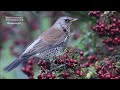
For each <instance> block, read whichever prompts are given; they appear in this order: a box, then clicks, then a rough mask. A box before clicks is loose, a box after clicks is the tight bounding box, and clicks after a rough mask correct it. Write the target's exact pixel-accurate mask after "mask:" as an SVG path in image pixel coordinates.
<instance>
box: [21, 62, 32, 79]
mask: <svg viewBox="0 0 120 90" xmlns="http://www.w3.org/2000/svg"><path fill="white" fill-rule="evenodd" d="M27 63H28V66H26V67H22V68H21V70H22V72H23V73H24V74H26V75H27V76H28V77H29V79H34V77H33V76H34V72H33V62H32V60H29V61H28V62H27Z"/></svg>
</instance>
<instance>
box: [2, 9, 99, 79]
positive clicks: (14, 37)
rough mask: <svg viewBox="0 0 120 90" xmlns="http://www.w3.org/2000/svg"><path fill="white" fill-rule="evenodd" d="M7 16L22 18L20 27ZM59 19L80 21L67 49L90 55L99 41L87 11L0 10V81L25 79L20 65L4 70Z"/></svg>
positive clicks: (93, 21)
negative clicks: (68, 17)
mask: <svg viewBox="0 0 120 90" xmlns="http://www.w3.org/2000/svg"><path fill="white" fill-rule="evenodd" d="M6 16H13V17H14V16H21V17H23V19H24V21H23V22H22V23H21V24H18V25H16V24H7V22H6V19H5V17H6ZM61 16H71V17H76V18H78V19H79V20H78V21H76V22H74V23H73V24H72V26H71V35H70V39H69V44H68V45H69V46H72V47H78V48H80V49H82V50H83V51H84V52H85V54H87V53H88V52H92V51H93V50H94V48H95V46H96V43H97V44H99V43H100V42H99V38H96V37H95V34H94V33H93V32H92V30H91V26H92V25H94V23H95V18H93V17H90V16H88V11H0V78H1V79H19V78H23V79H24V78H27V77H26V76H25V75H24V74H23V73H22V72H21V70H20V67H21V66H19V67H18V68H16V69H15V70H13V71H11V72H5V71H3V68H4V67H5V66H7V65H8V64H9V63H11V62H12V61H13V60H14V59H15V58H17V57H18V56H19V55H20V54H21V52H22V51H23V50H24V49H25V48H26V47H27V45H28V44H29V43H30V42H31V41H33V40H34V39H35V38H36V37H37V36H38V35H40V34H41V33H42V32H43V31H45V30H46V29H48V28H49V27H50V26H52V25H53V23H54V22H55V21H56V20H57V19H58V18H59V17H61Z"/></svg>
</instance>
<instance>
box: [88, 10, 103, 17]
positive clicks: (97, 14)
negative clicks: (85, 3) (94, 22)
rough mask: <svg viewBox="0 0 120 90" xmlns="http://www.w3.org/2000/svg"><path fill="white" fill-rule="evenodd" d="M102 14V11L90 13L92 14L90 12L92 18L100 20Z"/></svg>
mask: <svg viewBox="0 0 120 90" xmlns="http://www.w3.org/2000/svg"><path fill="white" fill-rule="evenodd" d="M100 14H101V12H100V11H90V12H89V15H90V16H94V17H96V18H99V17H100Z"/></svg>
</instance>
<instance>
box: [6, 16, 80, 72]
mask: <svg viewBox="0 0 120 90" xmlns="http://www.w3.org/2000/svg"><path fill="white" fill-rule="evenodd" d="M76 20H78V18H72V17H69V16H62V17H60V18H58V20H56V22H55V23H54V24H53V25H52V26H51V27H50V28H49V29H47V30H46V31H44V32H43V33H42V34H41V35H40V36H38V37H37V38H36V39H35V40H34V41H33V42H32V43H31V44H30V45H28V46H27V48H26V49H25V50H24V51H23V53H22V54H21V55H20V56H19V57H18V58H17V59H16V60H14V61H13V62H12V63H11V64H9V65H8V66H7V67H5V68H4V71H12V70H13V69H15V68H16V67H17V66H18V65H19V64H21V63H23V62H24V61H26V60H28V59H29V58H30V57H34V56H35V57H39V58H41V59H45V60H48V59H50V58H53V57H54V56H57V55H60V53H61V52H63V50H64V49H65V47H66V46H67V42H68V39H69V35H70V26H71V24H72V23H73V22H74V21H76Z"/></svg>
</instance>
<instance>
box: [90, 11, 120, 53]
mask: <svg viewBox="0 0 120 90" xmlns="http://www.w3.org/2000/svg"><path fill="white" fill-rule="evenodd" d="M95 12H96V13H97V11H90V15H92V16H95V17H96V16H97V15H98V14H94V13H95ZM119 15H120V14H119V12H116V13H113V12H112V11H111V12H107V14H106V13H105V12H101V13H100V14H99V17H100V18H99V19H98V20H97V24H96V25H95V26H93V27H92V29H93V31H94V32H96V33H97V35H98V36H99V37H101V38H103V40H102V42H103V43H104V44H106V45H108V46H109V47H110V48H109V50H110V51H113V50H114V48H115V46H120V16H119Z"/></svg>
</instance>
